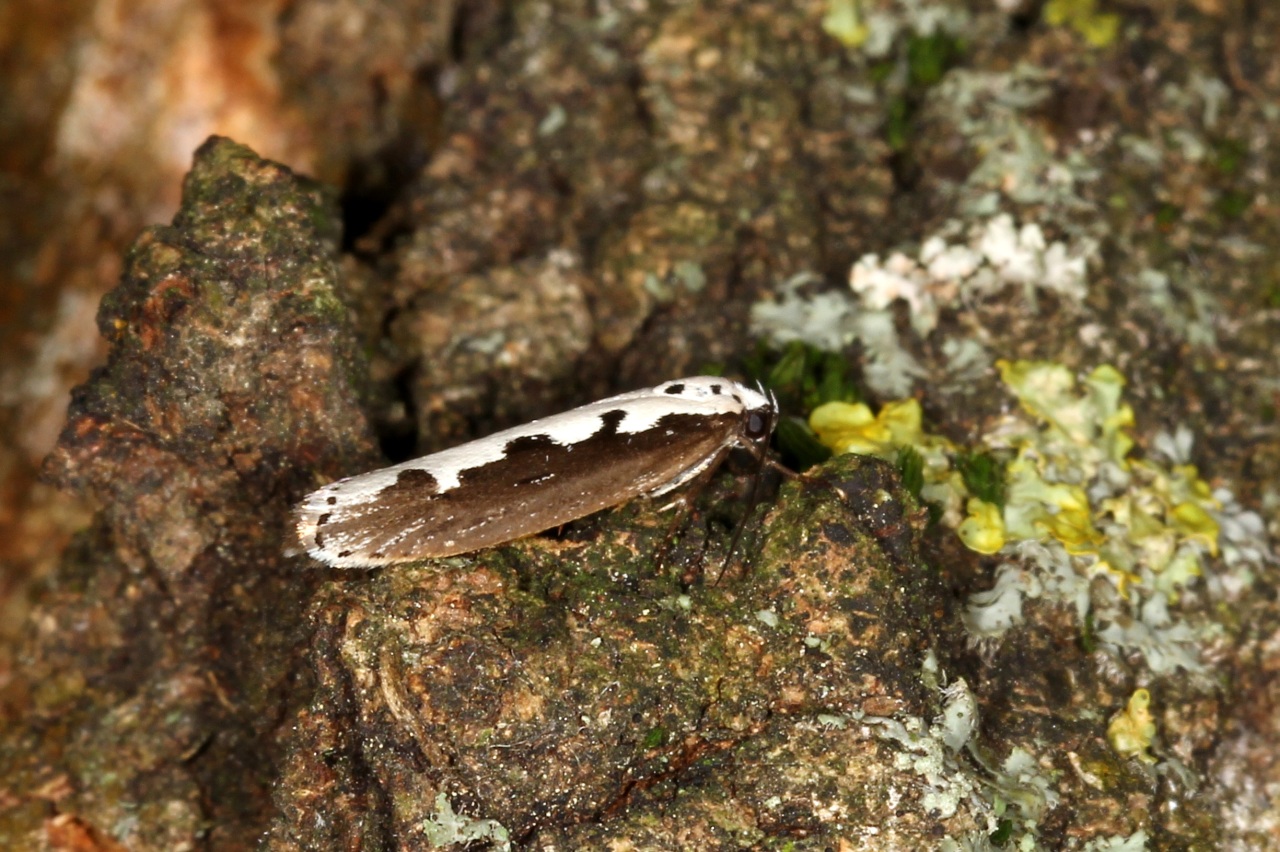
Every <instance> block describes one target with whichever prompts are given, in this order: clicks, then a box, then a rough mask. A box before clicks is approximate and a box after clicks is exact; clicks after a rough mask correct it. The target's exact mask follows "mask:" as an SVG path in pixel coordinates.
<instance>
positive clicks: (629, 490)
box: [294, 376, 778, 568]
mask: <svg viewBox="0 0 1280 852" xmlns="http://www.w3.org/2000/svg"><path fill="white" fill-rule="evenodd" d="M777 416H778V408H777V403H776V402H775V400H774V399H773V397H772V396H766V395H765V394H764V393H761V392H758V391H754V390H752V389H751V388H748V387H745V386H744V385H741V384H739V383H737V382H733V381H730V380H728V379H723V378H718V377H715V376H694V377H692V378H688V379H676V380H674V381H670V382H664V383H663V384H660V385H658V386H657V387H653V388H647V389H644V390H637V391H631V392H630V393H623V394H618V395H617V396H611V397H609V398H607V399H602V400H600V401H598V402H593V403H590V404H588V405H584V406H582V407H580V408H574V409H572V410H570V411H566V412H564V413H563V414H556V415H553V416H551V417H544V418H542V419H540V420H534V421H533V422H531V423H526V424H524V425H523V426H516V427H514V428H511V429H506V430H504V431H502V432H497V433H495V434H493V435H490V436H489V437H487V438H481V439H480V440H477V441H472V442H471V443H469V444H463V445H462V446H460V447H454V448H453V449H450V450H444V451H442V452H439V453H433V454H431V455H429V456H423V457H422V458H418V459H413V460H412V461H407V462H404V463H402V464H398V465H394V466H392V467H387V468H383V469H381V470H375V471H371V472H369V473H362V474H360V475H359V476H351V477H347V478H346V479H340V480H338V481H337V482H333V483H330V484H329V485H326V486H324V487H323V488H320V489H319V490H317V491H313V492H311V493H310V494H308V495H307V496H306V497H304V498H303V499H302V501H301V502H300V503H299V504H298V505H297V507H295V509H294V518H295V521H296V525H297V534H298V539H299V541H300V542H301V543H302V546H303V547H305V548H306V550H307V552H308V553H310V554H311V555H312V556H313V557H315V558H316V559H318V560H320V561H321V562H325V563H327V564H329V565H333V566H335V567H338V568H357V567H373V566H378V565H391V564H395V563H398V562H413V561H417V560H420V559H428V558H431V557H438V556H453V555H456V554H459V553H467V552H470V551H472V550H479V549H480V548H483V547H490V546H492V545H496V544H502V543H504V542H508V541H512V540H513V539H517V538H520V537H522V536H526V535H529V534H531V533H536V532H541V531H542V530H545V529H549V528H551V527H555V526H558V525H560V524H563V523H567V522H569V521H572V520H575V519H577V518H581V517H585V516H586V515H590V514H591V513H593V512H597V511H599V510H601V509H605V508H608V507H610V506H616V505H617V504H619V503H623V502H625V501H627V500H630V499H631V498H633V497H637V496H640V495H645V496H648V497H656V496H659V495H662V494H666V493H667V492H669V491H671V490H673V489H675V488H679V487H680V486H681V485H684V484H686V483H689V482H691V481H692V480H694V479H695V478H696V477H697V476H698V475H699V474H701V473H703V472H704V471H707V472H709V471H710V469H711V468H712V467H714V466H715V465H716V464H717V463H718V462H719V461H720V460H721V459H723V458H724V457H725V456H726V455H727V454H728V453H729V451H730V450H732V449H733V448H734V447H743V448H745V449H747V450H749V451H751V452H752V453H753V454H755V455H756V456H757V457H758V458H761V459H762V460H763V459H764V458H765V451H766V445H767V444H768V441H769V436H770V435H771V434H772V432H773V427H774V424H775V422H776V420H777Z"/></svg>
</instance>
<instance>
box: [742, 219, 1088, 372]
mask: <svg viewBox="0 0 1280 852" xmlns="http://www.w3.org/2000/svg"><path fill="white" fill-rule="evenodd" d="M1096 254H1097V244H1096V243H1095V242H1094V241H1093V240H1091V239H1088V238H1079V239H1077V240H1075V241H1073V242H1071V243H1067V242H1064V241H1061V240H1052V241H1051V240H1049V239H1048V238H1047V237H1046V236H1045V234H1044V232H1043V230H1042V229H1041V228H1040V226H1039V225H1036V224H1034V223H1024V224H1021V225H1019V224H1017V223H1015V222H1014V220H1013V217H1012V216H1010V215H1009V214H1007V213H1002V214H1000V215H996V216H992V217H990V218H987V219H984V220H982V221H980V222H977V223H975V224H973V225H971V226H970V227H969V228H968V229H967V230H966V229H964V228H962V227H961V226H960V225H959V224H958V223H951V224H949V225H947V226H946V227H944V228H943V229H942V230H941V231H939V232H938V233H937V234H934V235H932V236H930V237H928V238H927V239H926V240H925V241H924V243H923V245H922V246H921V247H920V249H919V251H917V252H914V253H906V252H901V251H899V252H893V253H891V254H889V255H888V256H886V257H884V258H881V257H880V255H878V254H867V255H864V256H863V257H861V258H860V259H859V260H858V261H857V262H856V263H854V265H853V268H852V270H851V271H850V274H849V290H850V292H849V293H839V292H816V293H810V292H807V291H808V290H809V289H811V287H812V285H813V284H815V283H816V279H815V278H814V277H813V276H809V275H799V276H796V277H794V278H792V279H791V280H789V281H787V282H786V283H784V284H783V285H782V286H781V288H780V289H779V292H778V294H777V296H776V298H774V299H772V300H769V301H763V302H759V303H757V304H756V305H754V306H752V310H751V321H752V328H753V330H754V332H755V333H756V334H757V335H759V336H762V337H765V338H767V339H769V340H770V341H771V342H773V343H774V344H776V345H784V344H787V343H790V342H791V341H795V340H799V341H802V342H804V343H806V344H808V345H810V346H814V347H817V348H819V349H825V350H828V351H832V352H838V351H840V350H842V349H844V348H845V347H847V346H849V345H850V344H852V343H855V342H856V343H857V344H858V345H859V346H860V347H861V348H862V351H863V353H864V357H865V363H864V367H863V378H864V380H865V381H866V383H867V385H868V386H869V387H870V388H871V389H872V390H874V391H875V392H876V393H878V394H880V395H881V396H884V397H900V396H906V395H907V394H908V393H909V392H910V391H911V389H912V388H913V387H914V386H915V383H916V382H917V381H918V380H920V379H922V378H924V377H925V376H926V371H925V369H924V368H923V367H922V366H921V364H920V363H919V362H918V361H917V360H916V358H915V357H914V356H913V355H912V354H911V353H910V351H909V350H908V348H907V347H906V346H905V345H904V344H903V341H902V339H901V336H900V335H899V333H898V330H897V327H896V324H895V321H894V315H893V312H892V306H893V305H894V304H895V303H897V302H904V303H906V305H907V306H908V308H909V319H910V322H911V327H912V330H913V332H914V333H915V334H916V335H917V336H918V337H920V338H922V339H923V338H927V337H929V336H930V335H931V334H932V333H933V332H934V330H935V329H936V328H937V326H938V320H939V316H940V312H941V311H942V310H944V309H948V308H960V307H964V308H966V309H967V308H971V307H972V306H974V305H975V304H977V303H980V302H981V301H982V300H984V299H990V298H992V297H995V296H998V295H1000V294H1002V293H1003V292H1005V291H1006V290H1009V289H1014V290H1016V291H1018V292H1019V293H1020V294H1021V296H1022V298H1023V299H1025V300H1026V301H1027V303H1028V304H1029V305H1031V306H1032V307H1033V308H1034V306H1035V304H1036V301H1037V294H1038V293H1040V292H1047V293H1055V294H1057V295H1058V296H1060V297H1062V298H1064V299H1066V300H1068V301H1071V302H1079V301H1081V300H1082V299H1083V298H1084V296H1085V293H1086V283H1087V282H1086V271H1087V266H1088V263H1089V262H1090V260H1091V259H1092V258H1093V257H1095V256H1096ZM949 343H950V345H949V346H948V347H946V350H945V351H947V352H948V354H949V357H950V359H951V360H950V363H949V364H948V366H947V372H948V373H949V374H951V376H950V377H951V378H953V379H957V380H958V379H960V378H963V377H965V376H970V377H971V376H972V375H973V373H974V372H975V367H976V368H979V369H980V368H984V367H985V366H986V365H987V364H989V363H990V360H991V359H990V357H989V356H986V355H985V354H984V348H983V346H982V344H981V343H980V342H979V341H977V340H976V339H973V338H961V339H956V340H951V341H949Z"/></svg>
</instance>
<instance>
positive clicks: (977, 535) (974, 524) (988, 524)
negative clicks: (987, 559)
mask: <svg viewBox="0 0 1280 852" xmlns="http://www.w3.org/2000/svg"><path fill="white" fill-rule="evenodd" d="M966 509H967V510H968V513H969V514H968V517H966V518H965V519H964V520H963V521H962V522H961V523H960V526H959V527H957V528H956V533H958V534H959V536H960V540H961V541H963V542H964V543H965V546H967V547H968V548H969V549H970V550H975V551H977V552H978V553H988V554H990V553H997V552H999V550H1000V548H1002V547H1004V542H1005V532H1004V519H1003V518H1001V517H1000V507H999V506H996V505H994V504H992V503H988V502H986V501H985V500H979V499H978V498H977V497H971V498H969V502H968V504H967V505H966Z"/></svg>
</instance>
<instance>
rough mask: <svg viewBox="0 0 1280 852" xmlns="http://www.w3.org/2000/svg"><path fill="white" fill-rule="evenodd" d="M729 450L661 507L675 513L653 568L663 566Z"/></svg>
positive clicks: (713, 460) (712, 461) (722, 451)
mask: <svg viewBox="0 0 1280 852" xmlns="http://www.w3.org/2000/svg"><path fill="white" fill-rule="evenodd" d="M730 449H732V448H731V447H725V448H724V449H722V450H720V451H719V452H717V453H716V454H715V456H714V457H712V459H711V460H710V461H709V462H706V463H704V465H703V467H702V469H701V470H700V471H698V472H697V473H696V474H695V475H694V476H693V477H692V478H691V479H690V480H689V481H688V482H687V483H686V484H685V486H684V489H683V490H682V491H681V493H680V495H679V496H678V497H676V498H675V499H674V500H672V501H671V502H670V503H668V504H667V505H665V506H663V507H662V509H661V511H664V512H665V511H666V510H668V509H672V508H674V509H676V512H675V514H674V515H673V516H672V518H671V523H669V524H668V525H667V531H666V534H665V535H663V537H662V546H661V547H659V548H658V552H657V554H656V555H655V557H654V565H655V566H657V567H662V566H663V565H664V564H665V562H666V558H667V554H668V553H669V551H670V549H671V545H672V543H673V542H674V541H675V537H676V533H677V531H679V530H680V529H681V527H685V526H688V521H689V517H690V515H692V514H693V508H694V503H695V502H696V501H697V499H698V497H699V496H700V495H701V494H702V492H703V490H704V489H705V488H706V487H707V484H708V483H709V482H711V477H712V476H714V475H715V472H716V470H717V469H718V468H719V466H720V462H721V461H722V460H723V459H724V457H725V456H726V455H728V454H729V451H730ZM705 549H706V546H705V544H704V545H703V550H704V551H705ZM700 558H701V557H700ZM699 567H701V566H699Z"/></svg>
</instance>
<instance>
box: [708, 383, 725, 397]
mask: <svg viewBox="0 0 1280 852" xmlns="http://www.w3.org/2000/svg"><path fill="white" fill-rule="evenodd" d="M722 390H723V386H722V385H712V386H711V393H713V394H715V395H716V396H719V395H720V393H721V391H722Z"/></svg>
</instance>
